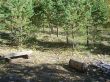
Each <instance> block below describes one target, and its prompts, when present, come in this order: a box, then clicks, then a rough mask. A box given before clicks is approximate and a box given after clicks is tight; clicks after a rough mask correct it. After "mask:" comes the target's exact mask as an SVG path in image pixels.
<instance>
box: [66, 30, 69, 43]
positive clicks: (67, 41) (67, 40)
mask: <svg viewBox="0 0 110 82" xmlns="http://www.w3.org/2000/svg"><path fill="white" fill-rule="evenodd" d="M68 37H69V34H68V30H67V31H66V43H67V44H68V43H69V39H68Z"/></svg>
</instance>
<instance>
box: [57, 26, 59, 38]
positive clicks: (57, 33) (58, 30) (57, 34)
mask: <svg viewBox="0 0 110 82" xmlns="http://www.w3.org/2000/svg"><path fill="white" fill-rule="evenodd" d="M58 32H59V29H58V26H57V37H58V35H59V34H58Z"/></svg>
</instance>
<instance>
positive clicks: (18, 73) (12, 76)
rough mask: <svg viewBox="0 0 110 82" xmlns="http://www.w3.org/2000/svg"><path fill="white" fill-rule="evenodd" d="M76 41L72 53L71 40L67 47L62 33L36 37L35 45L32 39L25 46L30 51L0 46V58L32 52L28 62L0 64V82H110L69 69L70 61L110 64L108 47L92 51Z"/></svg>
mask: <svg viewBox="0 0 110 82" xmlns="http://www.w3.org/2000/svg"><path fill="white" fill-rule="evenodd" d="M75 40H76V41H75V42H80V44H79V45H76V46H75V47H76V48H75V49H74V50H73V49H72V47H73V46H72V43H71V42H73V41H72V39H71V38H69V42H70V43H69V44H67V43H66V39H65V34H64V33H63V32H62V30H61V31H60V33H59V36H58V37H57V36H56V34H50V33H49V32H48V31H46V32H45V33H42V32H41V33H38V34H37V41H36V42H35V43H34V42H33V39H31V40H30V42H31V44H27V47H28V48H29V49H28V48H26V47H25V48H17V47H9V46H5V45H0V55H6V54H8V53H11V52H16V51H22V50H30V49H31V50H33V53H32V55H31V56H30V58H29V59H22V58H19V59H13V60H12V61H11V63H5V64H4V63H2V62H0V82H110V76H106V75H103V74H99V73H98V74H97V73H94V72H93V73H88V72H85V73H81V72H78V71H76V70H74V69H71V68H70V67H69V66H68V64H69V60H70V59H75V60H79V61H84V62H90V61H92V62H93V61H95V60H99V61H103V62H106V63H110V46H108V44H107V45H104V46H102V45H100V46H99V45H97V47H96V51H94V50H93V49H92V48H90V49H87V48H86V46H85V43H84V42H85V41H86V39H85V38H84V37H82V36H80V37H76V38H75ZM3 41H4V40H3ZM32 43H33V44H32ZM33 47H34V48H33ZM99 52H100V53H99ZM105 52H106V53H105Z"/></svg>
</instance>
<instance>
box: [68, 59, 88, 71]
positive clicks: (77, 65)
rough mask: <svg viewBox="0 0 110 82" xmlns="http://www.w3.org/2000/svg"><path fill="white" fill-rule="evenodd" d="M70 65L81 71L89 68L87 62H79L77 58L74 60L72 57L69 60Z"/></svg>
mask: <svg viewBox="0 0 110 82" xmlns="http://www.w3.org/2000/svg"><path fill="white" fill-rule="evenodd" d="M69 66H70V67H71V68H73V69H76V70H77V71H80V72H85V71H86V70H87V65H86V64H85V63H83V62H79V61H76V60H72V59H70V61H69Z"/></svg>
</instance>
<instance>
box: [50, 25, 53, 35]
mask: <svg viewBox="0 0 110 82" xmlns="http://www.w3.org/2000/svg"><path fill="white" fill-rule="evenodd" d="M50 29H51V34H53V26H51V27H50Z"/></svg>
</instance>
